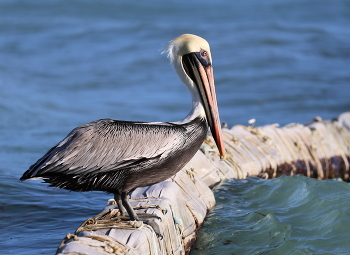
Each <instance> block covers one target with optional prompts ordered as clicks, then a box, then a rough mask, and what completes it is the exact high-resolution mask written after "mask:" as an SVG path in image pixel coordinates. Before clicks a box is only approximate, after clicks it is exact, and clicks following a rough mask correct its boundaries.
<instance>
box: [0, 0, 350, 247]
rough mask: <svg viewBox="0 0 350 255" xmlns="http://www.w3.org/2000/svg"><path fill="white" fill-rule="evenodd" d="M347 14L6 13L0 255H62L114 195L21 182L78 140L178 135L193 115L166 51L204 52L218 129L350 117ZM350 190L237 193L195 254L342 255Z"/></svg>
mask: <svg viewBox="0 0 350 255" xmlns="http://www.w3.org/2000/svg"><path fill="white" fill-rule="evenodd" d="M349 27H350V2H349V1H348V0H333V1H327V0H309V1H303V0H284V1H280V0H279V1H277V0H271V1H259V0H247V1H240V0H239V1H228V0H221V1H211V2H203V1H155V0H154V1H147V2H142V3H141V2H140V3H130V2H128V1H112V0H106V1H90V0H85V1H82V0H71V1H64V0H45V1H44V0H41V1H40V0H34V1H24V0H2V1H0V176H1V178H0V230H1V231H0V254H53V253H54V252H55V250H56V248H57V246H58V245H59V243H60V241H61V240H62V238H63V237H64V236H65V234H66V233H68V232H71V233H72V232H74V230H75V228H76V227H77V226H78V225H79V224H80V223H81V222H82V221H84V220H85V219H86V218H88V217H91V216H92V215H95V214H97V213H98V212H100V210H101V209H102V208H103V207H104V205H105V202H106V200H107V199H108V198H110V196H109V195H106V194H104V193H102V192H89V193H74V192H67V191H65V190H60V189H51V188H47V187H46V185H45V184H42V183H40V182H39V181H32V182H23V183H21V182H19V178H20V176H21V175H22V173H23V172H24V171H25V170H27V169H28V167H29V166H30V165H31V164H33V163H34V162H35V161H36V160H37V159H38V158H40V157H41V156H42V155H43V154H44V153H45V152H46V151H47V150H48V149H49V148H51V147H52V146H53V145H55V144H56V143H57V142H59V141H60V140H61V139H62V138H63V137H65V136H66V135H67V134H68V132H70V131H71V130H72V129H73V128H74V127H76V126H79V125H82V124H85V123H88V122H90V121H93V120H96V119H101V118H115V119H121V120H142V121H177V120H180V119H182V118H183V117H185V116H186V115H187V113H188V112H189V110H190V107H191V99H190V95H189V93H188V91H187V89H186V88H185V86H183V85H182V84H181V83H180V81H179V79H178V78H177V76H176V74H175V72H174V71H173V70H172V67H171V66H170V65H169V61H168V60H167V59H166V54H163V55H162V54H161V52H162V51H163V49H164V48H165V47H166V43H167V42H168V41H170V40H171V39H173V38H175V37H177V36H179V35H181V34H183V33H193V34H197V35H199V36H202V37H204V38H206V39H207V40H208V41H209V43H210V45H211V51H212V56H213V65H214V73H215V81H216V91H217V97H218V104H219V109H220V115H221V120H222V121H225V122H227V123H228V124H229V126H232V125H235V124H247V121H248V120H249V119H251V118H256V119H257V125H265V124H271V123H276V122H278V123H280V124H281V125H285V124H288V123H291V122H299V123H304V122H306V121H308V120H310V119H312V118H314V117H315V116H321V117H322V118H324V119H331V118H333V117H335V116H337V115H338V114H340V113H342V112H344V111H348V110H350V100H349V98H350V68H349V67H350V29H349ZM348 193H349V185H348V184H347V183H343V182H339V181H333V180H328V181H317V180H312V179H307V178H305V177H281V178H279V179H275V180H260V179H256V178H249V179H247V180H232V181H227V182H226V183H224V184H222V186H221V187H219V188H218V189H217V190H216V191H215V194H216V198H217V203H218V205H217V207H216V208H215V209H214V210H213V211H212V212H210V214H209V216H208V220H207V221H206V223H205V224H204V227H203V229H202V230H201V231H200V233H199V241H198V244H197V246H196V249H195V250H194V251H193V254H266V253H268V254H347V251H348V250H349V249H350V244H349V243H348V242H347V239H348V238H347V237H348V236H349V233H350V230H349V227H348V225H349V224H347V223H348V220H349V214H348V213H349V210H348V208H349V205H348V201H349V199H348Z"/></svg>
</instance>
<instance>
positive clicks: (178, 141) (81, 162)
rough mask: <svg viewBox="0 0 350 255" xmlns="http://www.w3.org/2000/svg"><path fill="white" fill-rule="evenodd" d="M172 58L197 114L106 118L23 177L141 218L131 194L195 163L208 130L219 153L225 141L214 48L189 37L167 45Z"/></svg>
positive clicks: (79, 131)
mask: <svg viewBox="0 0 350 255" xmlns="http://www.w3.org/2000/svg"><path fill="white" fill-rule="evenodd" d="M167 51H168V57H169V59H170V61H171V62H172V64H173V66H174V69H175V71H176V72H177V74H178V76H179V77H180V79H181V81H182V82H183V83H184V84H185V85H186V86H187V88H188V89H189V91H190V93H191V95H192V110H191V111H190V113H189V114H188V115H187V116H186V117H185V118H184V119H183V120H181V121H178V122H138V121H136V122H134V121H123V120H113V119H101V120H97V121H93V122H90V123H88V124H85V125H82V126H79V127H77V128H75V129H73V130H72V131H71V132H70V133H69V134H68V135H67V137H66V138H64V139H63V140H62V141H61V142H59V143H58V144H57V145H56V146H54V147H52V148H51V149H50V150H49V151H48V152H47V153H46V154H45V155H44V156H43V157H42V158H40V159H39V160H38V161H37V162H36V163H35V164H33V165H32V166H30V168H29V169H28V170H27V171H26V172H25V173H24V174H23V176H22V177H21V179H20V180H21V181H23V180H27V179H43V180H44V181H45V182H46V183H49V186H50V187H58V188H63V189H67V190H71V191H93V190H99V191H105V192H108V193H113V194H114V199H115V200H116V202H117V204H118V207H119V210H120V212H121V214H122V215H124V216H129V218H130V220H139V217H138V215H137V214H136V213H135V211H134V209H133V208H132V206H131V205H130V202H129V197H128V194H129V193H130V192H131V191H133V190H134V189H136V188H138V187H145V186H149V185H153V184H156V183H158V182H161V181H164V180H166V179H168V178H170V177H171V176H173V175H174V174H176V173H177V172H178V171H180V169H182V168H183V167H184V166H185V164H186V163H187V162H188V161H190V160H191V158H192V157H193V156H194V154H195V153H196V152H197V151H198V149H199V148H200V146H201V144H202V143H203V141H204V139H205V138H206V136H207V132H208V126H209V127H210V130H211V133H212V135H213V138H214V140H215V143H216V145H217V147H218V150H219V152H220V156H221V157H223V156H224V155H225V148H224V142H223V138H222V131H221V125H220V118H219V112H218V107H217V102H216V94H215V87H214V75H213V68H212V58H211V53H210V48H209V44H208V42H207V41H206V40H204V39H203V38H201V37H198V36H196V35H191V34H184V35H181V36H179V37H177V38H175V39H174V40H172V41H170V42H169V44H168V49H167Z"/></svg>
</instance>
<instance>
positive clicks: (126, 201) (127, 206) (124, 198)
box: [121, 192, 140, 221]
mask: <svg viewBox="0 0 350 255" xmlns="http://www.w3.org/2000/svg"><path fill="white" fill-rule="evenodd" d="M121 201H122V203H123V206H124V207H125V209H126V211H127V212H128V214H129V217H130V220H137V221H138V220H140V219H139V217H138V216H137V215H136V213H135V211H134V209H133V208H132V206H131V205H130V202H129V197H128V193H126V192H122V194H121Z"/></svg>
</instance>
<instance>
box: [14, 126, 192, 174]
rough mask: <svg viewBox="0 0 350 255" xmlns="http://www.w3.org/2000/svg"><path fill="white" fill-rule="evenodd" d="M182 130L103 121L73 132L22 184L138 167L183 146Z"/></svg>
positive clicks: (41, 161)
mask: <svg viewBox="0 0 350 255" xmlns="http://www.w3.org/2000/svg"><path fill="white" fill-rule="evenodd" d="M184 133H185V132H184V128H183V127H181V126H180V125H176V124H171V123H143V122H129V121H117V120H111V119H103V120H98V121H94V122H91V123H88V124H86V125H83V126H80V127H77V128H75V129H74V130H72V131H71V132H70V133H69V134H68V136H67V137H66V138H65V139H64V140H62V141H61V142H60V143H58V144H57V145H56V146H54V147H53V148H51V149H50V150H49V151H48V152H47V153H46V154H45V155H44V156H43V157H42V158H41V159H39V160H38V161H37V162H36V163H35V164H34V165H32V166H31V167H30V168H29V170H27V171H26V172H25V173H24V174H23V176H22V178H21V180H25V179H30V178H45V177H48V176H52V175H54V174H63V175H64V174H69V175H71V174H72V175H75V174H81V173H84V174H87V173H93V172H96V171H98V172H108V171H116V170H121V169H126V168H130V167H133V168H134V167H137V166H138V164H140V163H141V162H144V161H145V160H147V159H150V158H162V157H165V156H166V155H167V153H168V152H169V151H170V149H171V148H174V149H175V148H176V147H178V146H181V145H182V144H183V143H185V137H184V135H183V134H184Z"/></svg>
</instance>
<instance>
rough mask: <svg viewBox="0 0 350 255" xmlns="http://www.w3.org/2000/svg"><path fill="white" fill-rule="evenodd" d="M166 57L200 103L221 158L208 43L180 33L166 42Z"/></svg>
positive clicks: (219, 128)
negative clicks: (167, 43) (167, 44)
mask: <svg viewBox="0 0 350 255" xmlns="http://www.w3.org/2000/svg"><path fill="white" fill-rule="evenodd" d="M168 57H169V59H170V60H171V62H172V64H173V66H174V68H175V70H176V72H177V74H178V75H179V77H180V79H181V81H182V82H183V83H184V84H185V85H186V86H187V87H188V89H189V90H190V92H191V95H192V100H193V102H194V103H195V104H197V103H200V104H201V105H202V106H203V108H204V111H205V115H206V116H205V117H206V120H207V122H208V124H209V127H210V130H211V133H212V134H213V137H214V140H215V142H216V145H217V147H218V149H219V152H220V155H221V156H222V157H223V156H224V154H225V147H224V142H223V138H222V131H221V124H220V118H219V111H218V106H217V102H216V94H215V86H214V74H213V67H212V58H211V53H210V47H209V43H208V42H207V41H206V40H204V39H203V38H201V37H199V36H196V35H191V34H184V35H181V36H179V37H177V38H175V39H174V40H172V41H170V42H169V46H168Z"/></svg>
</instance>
